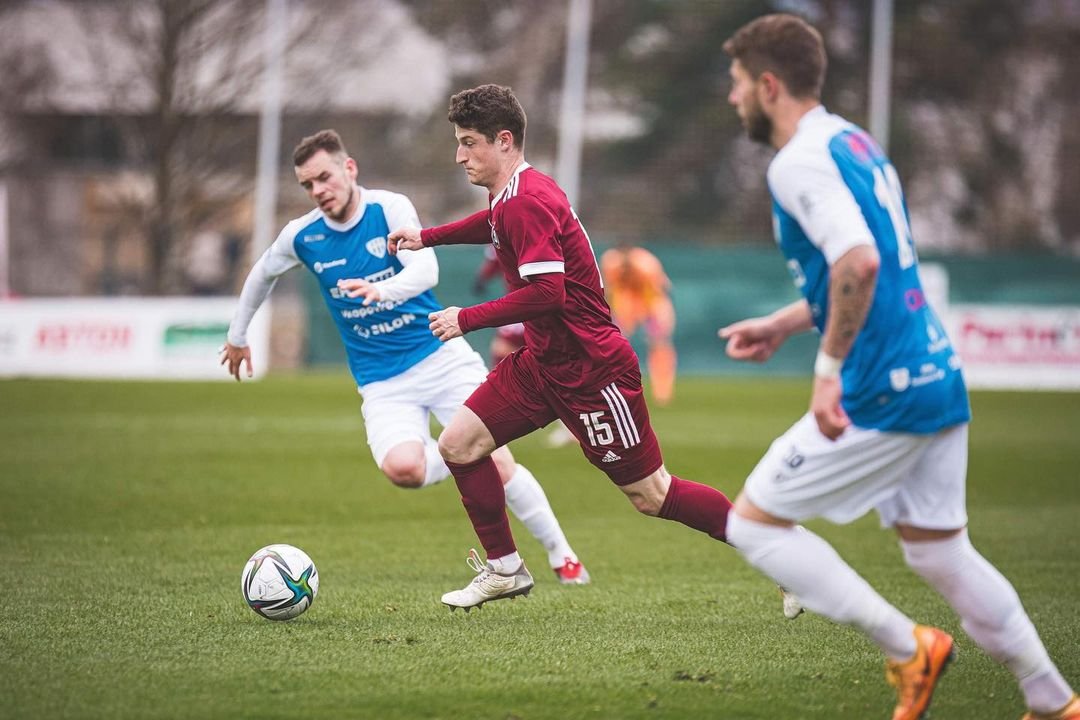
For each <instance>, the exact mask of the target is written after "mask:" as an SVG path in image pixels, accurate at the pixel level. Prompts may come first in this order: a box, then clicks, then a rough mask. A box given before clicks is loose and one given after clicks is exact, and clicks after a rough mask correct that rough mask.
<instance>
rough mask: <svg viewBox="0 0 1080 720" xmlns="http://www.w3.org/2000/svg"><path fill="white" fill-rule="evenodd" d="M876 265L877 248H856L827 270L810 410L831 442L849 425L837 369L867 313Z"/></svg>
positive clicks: (872, 292)
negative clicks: (822, 326) (822, 328)
mask: <svg viewBox="0 0 1080 720" xmlns="http://www.w3.org/2000/svg"><path fill="white" fill-rule="evenodd" d="M879 264H880V258H879V256H878V252H877V248H875V247H874V246H873V245H857V246H855V247H853V248H852V249H851V250H848V251H847V252H846V253H844V255H843V256H841V257H840V259H838V260H837V261H836V262H834V263H833V264H832V266H831V267H830V268H829V316H828V319H827V320H826V321H825V334H824V335H823V336H822V338H821V347H820V350H819V351H818V360H817V362H816V363H815V365H814V394H813V397H812V398H811V400H810V410H811V411H812V412H813V413H814V417H815V418H817V423H818V427H819V428H821V432H822V433H823V434H824V435H825V436H826V437H828V438H831V439H833V440H835V439H836V438H837V437H839V436H840V433H842V432H843V431H844V428H846V427H847V426H848V425H850V424H851V420H850V419H849V418H848V416H847V413H845V412H844V409H843V407H841V406H840V397H841V395H842V393H843V388H842V386H841V384H840V366H841V365H842V364H843V361H844V358H846V357H847V354H848V352H850V351H851V346H852V345H853V344H854V343H855V338H856V337H857V336H858V334H859V331H860V330H862V326H863V323H864V322H865V321H866V315H867V313H869V312H870V304H871V303H872V302H873V300H874V287H875V286H876V285H877V276H878V267H879Z"/></svg>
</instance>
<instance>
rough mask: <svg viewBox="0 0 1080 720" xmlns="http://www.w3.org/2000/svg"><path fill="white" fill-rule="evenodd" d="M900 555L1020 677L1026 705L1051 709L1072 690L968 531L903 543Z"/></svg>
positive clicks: (1006, 583)
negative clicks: (972, 541) (977, 548)
mask: <svg viewBox="0 0 1080 720" xmlns="http://www.w3.org/2000/svg"><path fill="white" fill-rule="evenodd" d="M900 545H901V547H902V548H903V550H904V559H905V560H907V563H908V565H910V566H911V568H912V569H913V570H914V571H915V572H917V573H919V575H921V576H922V577H923V578H924V579H925V580H926V581H927V582H928V583H930V585H931V587H933V588H934V589H936V590H937V591H938V592H939V593H941V595H942V597H944V598H945V600H946V601H948V603H949V604H950V605H952V607H953V609H954V610H956V612H957V614H959V615H960V620H961V624H962V625H963V627H964V630H965V631H966V632H967V634H968V635H969V636H971V639H972V640H974V641H975V642H976V643H978V645H979V647H981V648H982V649H983V650H985V651H986V652H987V654H988V655H990V657H992V658H994V659H995V660H997V661H998V662H1000V663H1001V664H1003V665H1004V666H1005V667H1007V668H1009V670H1011V671H1012V673H1013V675H1015V676H1016V679H1017V680H1019V681H1020V689H1021V690H1022V691H1023V693H1024V697H1025V699H1026V700H1027V704H1028V707H1029V708H1031V709H1032V710H1034V711H1036V712H1043V713H1044V712H1051V711H1053V710H1057V709H1059V708H1061V707H1063V706H1064V705H1065V704H1066V703H1068V702H1069V700H1070V698H1072V694H1073V693H1072V689H1071V688H1070V687H1069V685H1068V683H1066V682H1065V679H1064V678H1063V677H1061V673H1060V672H1059V671H1058V669H1057V667H1056V666H1055V665H1054V663H1053V661H1051V660H1050V656H1049V654H1048V653H1047V652H1046V648H1045V647H1044V646H1043V644H1042V641H1041V640H1040V639H1039V634H1038V632H1036V630H1035V626H1034V625H1033V624H1032V623H1031V619H1030V618H1029V617H1028V615H1027V613H1026V612H1024V606H1023V605H1022V604H1021V603H1020V598H1019V596H1018V595H1017V594H1016V590H1015V589H1013V586H1012V584H1011V583H1009V581H1008V580H1006V579H1005V576H1004V575H1002V574H1001V573H1000V572H998V570H997V568H995V567H994V566H993V565H991V564H990V563H989V562H987V560H986V558H984V557H983V556H982V555H980V554H979V552H978V551H977V550H976V549H975V548H974V547H973V546H972V544H971V540H970V539H969V538H968V534H967V531H966V530H965V531H964V532H962V533H960V534H959V535H956V536H953V537H950V538H947V539H945V540H929V541H922V542H901V543H900Z"/></svg>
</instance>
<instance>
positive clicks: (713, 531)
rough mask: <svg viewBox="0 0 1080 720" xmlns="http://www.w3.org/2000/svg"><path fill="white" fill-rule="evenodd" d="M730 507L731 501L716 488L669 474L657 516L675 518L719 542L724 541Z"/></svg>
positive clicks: (667, 518)
mask: <svg viewBox="0 0 1080 720" xmlns="http://www.w3.org/2000/svg"><path fill="white" fill-rule="evenodd" d="M730 511H731V501H730V500H728V499H727V496H726V495H724V493H722V492H720V491H719V490H717V489H716V488H714V487H709V486H708V485H702V484H701V483H696V482H693V481H692V480H683V479H682V478H677V477H675V476H674V475H672V476H671V487H670V488H668V493H667V497H666V498H664V505H663V507H661V508H660V517H662V518H664V519H665V520H677V521H678V522H681V523H682V524H683V525H686V526H688V527H692V528H694V529H695V530H700V531H701V532H703V533H705V534H707V535H709V536H710V537H713V538H716V539H717V540H719V541H721V542H727V516H728V513H729V512H730Z"/></svg>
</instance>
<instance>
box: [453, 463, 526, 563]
mask: <svg viewBox="0 0 1080 720" xmlns="http://www.w3.org/2000/svg"><path fill="white" fill-rule="evenodd" d="M446 467H448V468H450V472H451V473H452V474H453V475H454V481H455V482H457V486H458V492H460V493H461V504H462V505H464V506H465V512H467V513H468V514H469V520H470V521H471V522H472V526H473V530H475V531H476V537H477V538H479V539H480V544H481V545H483V546H484V552H486V553H487V556H488V557H489V558H497V557H502V556H504V555H509V554H510V553H513V552H517V546H516V545H514V536H513V535H512V534H511V533H510V519H509V518H507V517H506V491H505V490H503V484H502V479H501V478H500V477H499V470H498V468H497V467H495V461H494V460H492V459H491V456H490V455H489V456H487V457H485V458H483V459H481V460H477V461H476V462H473V463H464V464H460V465H459V464H458V463H452V462H450V461H449V460H447V461H446Z"/></svg>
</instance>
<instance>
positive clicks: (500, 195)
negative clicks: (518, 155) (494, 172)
mask: <svg viewBox="0 0 1080 720" xmlns="http://www.w3.org/2000/svg"><path fill="white" fill-rule="evenodd" d="M530 167H532V165H530V164H529V163H527V162H525V161H524V160H522V161H521V164H520V165H518V166H517V170H514V174H513V175H511V176H510V179H509V180H507V181H506V187H504V188H503V189H502V190H500V191H499V192H497V193H495V194H494V195H492V196H491V208H490V209H491V210H494V209H495V206H496V205H498V204H499V201H500V200H505V199H506V194H507V193H508V192H509V191H510V188H512V187H514V186H515V183H514V180H515V179H517V176H518V175H520V174H521V173H523V172H524V171H526V170H528V169H529V168H530Z"/></svg>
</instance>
